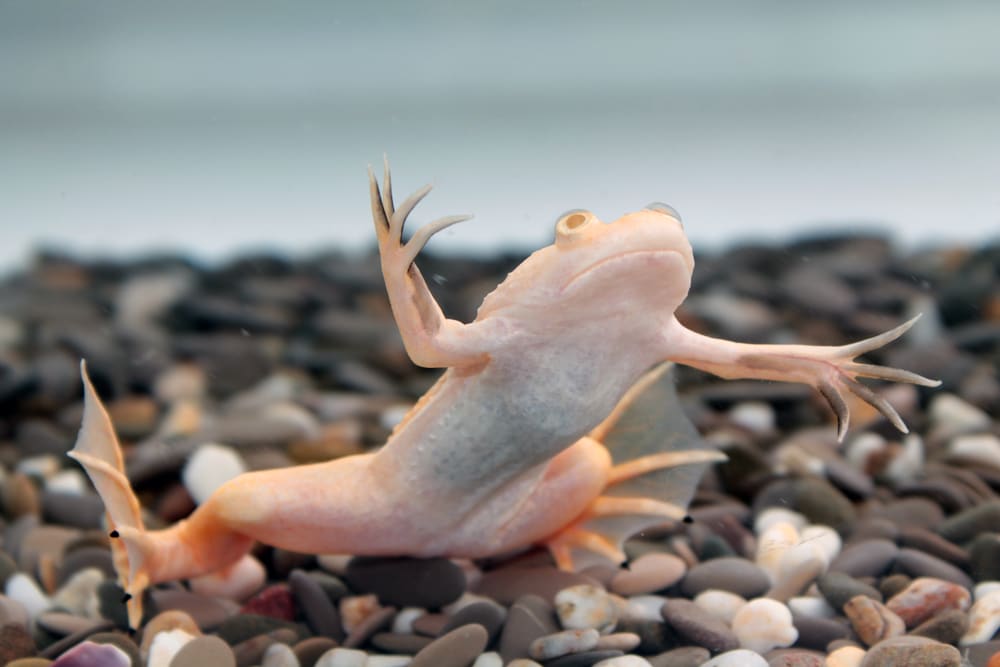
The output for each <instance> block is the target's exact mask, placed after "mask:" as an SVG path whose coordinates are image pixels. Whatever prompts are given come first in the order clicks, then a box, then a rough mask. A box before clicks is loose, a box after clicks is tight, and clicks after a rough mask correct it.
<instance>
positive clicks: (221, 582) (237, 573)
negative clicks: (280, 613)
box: [188, 554, 267, 602]
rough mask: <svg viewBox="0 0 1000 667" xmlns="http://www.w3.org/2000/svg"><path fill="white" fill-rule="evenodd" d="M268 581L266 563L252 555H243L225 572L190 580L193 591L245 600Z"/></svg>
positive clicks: (234, 599) (239, 600) (228, 598)
mask: <svg viewBox="0 0 1000 667" xmlns="http://www.w3.org/2000/svg"><path fill="white" fill-rule="evenodd" d="M266 581H267V571H266V570H265V569H264V565H263V564H262V563H261V562H260V561H259V560H257V559H256V558H254V557H253V556H251V555H249V554H248V555H246V556H243V558H241V559H239V560H238V561H236V563H235V564H234V565H232V566H230V567H229V568H227V569H226V570H225V572H224V574H223V573H218V572H209V573H208V574H203V575H201V576H199V577H192V578H191V579H189V580H188V584H189V585H190V587H191V592H192V593H197V594H198V595H205V596H208V597H219V598H226V599H227V600H233V601H235V602H243V601H244V600H246V599H247V598H249V597H250V596H252V595H253V594H254V593H258V592H260V590H261V589H262V588H263V587H264V584H265V583H266Z"/></svg>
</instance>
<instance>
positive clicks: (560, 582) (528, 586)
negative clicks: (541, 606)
mask: <svg viewBox="0 0 1000 667" xmlns="http://www.w3.org/2000/svg"><path fill="white" fill-rule="evenodd" d="M578 584H590V585H592V586H593V585H598V583H597V581H596V580H595V579H593V578H591V577H588V576H586V575H583V574H580V573H577V572H564V571H563V570H559V569H556V568H555V567H504V568H499V569H496V570H491V571H489V572H486V573H484V574H483V576H482V578H481V579H480V580H479V582H478V583H477V584H476V585H475V586H474V587H473V592H475V593H478V594H479V595H484V596H486V597H488V598H492V599H493V600H496V601H497V602H498V603H500V604H502V605H507V606H509V605H511V604H513V603H514V602H515V601H516V600H517V599H518V598H520V597H521V596H523V595H528V594H532V595H540V596H541V597H543V598H545V599H547V600H550V601H551V600H552V599H554V598H555V596H556V593H558V592H559V591H561V590H563V589H565V588H569V587H570V586H576V585H578Z"/></svg>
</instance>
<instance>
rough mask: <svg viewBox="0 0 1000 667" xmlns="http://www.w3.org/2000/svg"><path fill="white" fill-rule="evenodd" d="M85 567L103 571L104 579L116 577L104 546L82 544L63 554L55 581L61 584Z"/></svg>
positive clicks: (109, 555)
mask: <svg viewBox="0 0 1000 667" xmlns="http://www.w3.org/2000/svg"><path fill="white" fill-rule="evenodd" d="M87 568H97V569H98V570H100V571H101V572H103V573H104V578H105V579H114V578H116V577H117V575H116V573H115V566H114V562H113V561H112V559H111V551H109V550H108V549H107V548H106V547H98V546H83V547H79V548H76V549H73V550H71V551H68V552H67V553H66V554H65V555H64V556H63V559H62V562H61V563H59V569H58V570H57V572H56V583H57V584H58V585H60V586H62V585H63V584H64V583H65V582H66V581H67V580H68V579H69V578H70V577H72V576H73V575H74V574H75V573H76V572H79V571H80V570H84V569H87Z"/></svg>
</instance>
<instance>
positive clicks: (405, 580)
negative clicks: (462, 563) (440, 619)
mask: <svg viewBox="0 0 1000 667" xmlns="http://www.w3.org/2000/svg"><path fill="white" fill-rule="evenodd" d="M345 579H346V580H347V583H348V585H349V586H350V587H351V589H352V590H354V591H355V592H358V593H374V594H375V595H377V596H378V598H379V601H381V602H382V603H383V604H388V605H394V606H398V607H423V608H425V609H436V608H439V607H443V606H445V605H447V604H449V603H451V602H454V601H455V600H457V599H458V598H459V597H460V596H461V595H462V593H464V592H465V585H466V583H465V572H463V571H462V568H460V567H458V566H457V565H455V564H454V563H452V562H451V561H450V560H448V559H447V558H427V559H417V558H354V559H352V560H351V562H350V564H348V566H347V572H346V574H345Z"/></svg>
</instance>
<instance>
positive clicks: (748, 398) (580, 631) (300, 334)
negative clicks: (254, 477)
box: [0, 236, 1000, 667]
mask: <svg viewBox="0 0 1000 667" xmlns="http://www.w3.org/2000/svg"><path fill="white" fill-rule="evenodd" d="M520 259H521V258H520V257H517V256H513V255H511V256H504V257H498V258H494V259H489V260H482V259H480V260H472V259H456V258H447V259H446V258H441V257H436V256H433V255H429V256H426V257H425V256H423V255H422V256H421V258H420V260H419V263H420V265H421V268H422V270H423V271H424V274H425V276H427V277H428V282H429V283H430V284H431V287H432V290H433V291H434V292H435V294H436V295H437V297H438V299H439V301H440V302H441V304H442V306H443V309H444V310H445V312H446V313H448V314H449V315H450V316H452V317H456V318H458V319H463V320H469V319H471V318H472V317H473V316H474V313H475V308H476V307H477V306H478V304H479V302H480V301H481V299H482V297H483V296H484V295H485V294H486V293H487V292H488V291H489V290H490V289H492V288H493V287H494V286H495V285H496V284H497V283H498V282H499V281H500V280H501V279H502V278H503V276H504V275H505V274H506V272H507V271H509V270H510V269H511V268H513V267H514V266H516V264H517V263H518V262H519V260H520ZM918 312H922V313H923V318H922V319H921V320H919V322H918V323H917V324H916V325H915V326H914V328H913V329H912V330H911V331H910V332H909V333H908V334H907V335H906V336H904V337H903V338H902V339H901V340H899V341H897V342H895V343H893V344H891V345H890V346H888V347H887V348H885V349H882V350H878V351H876V352H875V353H872V354H871V355H870V356H869V359H870V360H871V361H872V362H874V363H880V364H884V365H888V366H895V367H899V368H905V369H908V370H912V371H915V372H917V373H920V374H922V375H925V376H928V377H933V378H939V379H941V380H942V386H941V387H939V388H937V389H924V388H919V387H914V386H910V385H878V384H875V385H873V386H875V388H876V390H877V391H879V392H880V393H882V394H883V395H884V396H885V397H886V398H887V399H888V400H889V401H890V402H891V403H892V404H893V405H894V406H896V407H897V409H898V410H899V412H900V414H901V415H902V417H903V418H904V420H905V421H906V423H907V424H908V425H909V426H910V429H911V433H910V434H909V435H902V434H899V433H897V432H896V431H895V430H894V429H893V428H892V427H891V425H889V424H887V423H886V422H885V420H884V419H883V418H882V417H881V416H880V415H879V414H878V413H877V412H875V411H874V409H872V408H870V407H869V406H868V405H867V404H864V403H861V402H860V401H854V400H852V401H851V405H850V407H851V412H852V428H851V430H850V432H849V434H848V436H847V438H846V439H845V442H844V443H843V444H838V443H837V442H836V434H835V425H834V424H833V417H832V415H831V414H830V413H829V412H828V410H827V408H826V407H825V405H824V404H823V402H822V400H821V399H820V398H819V397H817V396H815V395H813V393H812V392H811V390H809V389H807V388H804V387H801V386H798V385H784V384H776V383H762V382H741V381H736V382H725V381H722V380H719V379H716V378H713V377H710V376H708V375H705V374H702V373H700V372H697V371H694V370H690V369H684V368H678V370H677V378H678V387H679V390H680V393H681V396H682V400H683V402H684V405H685V409H686V413H687V414H688V415H689V417H690V418H691V420H692V421H693V422H694V424H695V425H696V426H697V428H698V429H699V430H700V431H701V433H702V434H703V435H704V437H705V438H706V440H707V441H709V442H711V443H712V444H714V445H715V446H717V447H719V448H720V449H721V450H722V451H723V452H725V453H726V454H727V455H728V457H729V458H728V461H726V462H725V463H722V464H719V465H716V466H714V467H713V468H712V469H710V470H709V472H708V473H707V474H706V475H705V477H704V479H703V480H702V482H701V485H700V487H699V489H698V492H697V493H696V496H695V499H694V502H693V503H692V506H691V509H690V517H689V519H688V520H687V521H684V522H680V521H679V522H676V523H666V524H664V525H662V526H660V527H658V528H655V529H652V530H648V531H646V532H645V533H643V534H641V535H638V536H636V537H635V538H633V539H632V540H630V541H629V542H628V543H627V544H626V552H627V554H628V559H629V560H628V563H627V564H626V566H625V567H623V568H619V569H616V568H610V567H593V568H590V569H588V570H585V571H583V572H578V573H567V572H560V571H558V570H556V569H555V568H554V566H553V565H552V561H551V559H550V558H549V556H548V555H547V554H546V553H544V552H542V551H531V552H527V553H521V554H514V555H508V556H505V557H498V558H494V559H490V560H489V561H482V562H479V561H477V562H471V561H463V560H448V559H443V558H436V559H425V560H416V559H410V558H351V557H349V556H341V555H323V556H315V555H307V554H298V553H292V552H288V551H284V550H281V549H276V548H272V547H268V546H264V545H261V546H259V547H257V548H256V549H255V551H254V555H255V557H256V561H257V563H256V565H254V566H253V567H247V568H246V571H245V572H244V571H240V572H239V573H238V575H237V576H235V577H233V578H232V579H231V580H229V581H226V582H220V581H219V580H214V579H212V578H201V579H198V580H194V581H190V582H176V583H173V584H166V585H160V586H157V587H155V588H154V589H153V590H151V591H150V592H149V595H148V599H147V603H146V608H147V613H146V617H145V619H144V622H143V625H142V627H141V628H139V629H138V631H137V632H135V633H129V632H127V623H126V619H125V613H124V612H125V610H124V605H123V604H122V602H121V598H122V590H121V589H120V588H118V586H117V584H116V582H115V577H114V572H113V568H112V564H111V556H110V551H109V546H108V536H107V534H106V531H105V530H104V528H103V508H102V505H101V503H100V500H99V499H98V498H97V496H96V495H95V493H94V492H93V490H92V488H91V487H90V484H89V482H88V481H87V480H86V478H85V476H84V475H83V474H82V471H81V470H80V469H79V468H78V467H77V466H76V465H75V464H74V463H73V462H72V461H70V460H69V459H68V458H67V457H66V456H65V454H66V452H67V451H68V449H69V448H70V447H71V446H72V444H73V442H74V439H75V436H76V431H77V429H78V428H79V423H80V416H81V413H82V403H81V386H80V380H79V360H80V358H81V357H85V358H86V359H87V363H88V369H89V372H90V375H91V377H92V378H93V381H94V383H95V386H96V387H97V390H98V391H99V393H100V394H101V396H102V397H103V398H104V399H105V401H106V402H107V407H108V409H109V411H110V413H111V416H112V419H113V420H114V423H115V426H116V428H117V430H118V432H119V435H120V438H121V439H122V442H123V445H124V447H125V454H126V458H127V468H128V474H129V477H130V479H131V480H132V483H133V486H134V487H135V489H136V491H137V493H138V495H139V497H140V499H141V501H142V503H143V506H144V508H145V510H146V513H147V525H149V526H152V527H157V526H163V525H168V524H170V523H171V522H174V521H176V520H178V519H180V518H183V517H184V516H186V515H187V514H188V513H190V512H191V511H192V509H193V508H194V507H195V506H196V503H197V502H198V501H199V500H201V499H203V498H204V497H205V496H206V495H207V494H208V493H210V492H211V489H213V488H215V486H216V485H217V484H218V483H219V480H220V478H221V479H224V478H227V476H229V475H231V474H233V472H234V471H239V470H259V469H266V468H273V467H279V466H289V465H295V464H299V463H308V462H316V461H324V460H329V459H333V458H337V457H340V456H345V455H350V454H355V453H359V452H364V451H368V450H370V449H372V448H374V447H377V446H379V445H380V444H381V443H382V442H384V440H385V438H386V436H387V435H388V433H389V431H390V430H391V428H392V426H393V425H394V424H395V423H396V422H398V421H399V419H400V418H401V417H402V415H403V414H405V411H406V409H407V408H408V407H409V406H410V405H412V403H413V402H414V401H415V400H416V399H417V398H418V397H419V396H420V395H421V394H422V393H423V392H424V391H425V390H426V389H427V388H428V387H430V386H431V384H432V383H433V382H434V380H435V378H436V373H434V372H429V371H426V370H422V369H417V368H415V367H414V366H413V365H412V364H411V363H410V362H409V360H408V358H407V357H406V354H405V351H404V349H403V347H402V343H401V341H400V339H399V336H398V334H397V332H396V330H395V326H394V323H393V321H392V318H391V313H390V311H389V308H388V303H387V300H386V298H385V294H384V288H383V285H382V280H381V276H380V273H379V271H378V263H377V261H376V259H375V258H374V257H373V256H344V255H340V254H336V253H331V254H326V255H317V256H315V257H312V258H309V259H297V260H292V259H288V258H284V257H278V256H268V255H258V256H246V257H241V258H239V259H237V260H235V261H232V262H231V263H229V264H226V265H224V266H218V267H211V268H207V267H202V266H198V265H195V264H192V263H191V262H189V261H187V260H185V259H183V258H178V257H171V256H163V257H147V258H142V259H139V260H135V261H119V262H110V261H80V260H77V259H75V258H73V257H67V256H62V255H58V254H41V255H39V257H38V258H37V259H36V260H35V261H34V263H33V264H32V266H31V267H30V268H29V269H28V270H26V271H24V272H23V273H18V274H14V275H9V276H7V277H6V278H5V279H3V280H2V281H0V509H2V515H0V517H2V518H0V530H2V550H0V582H2V585H3V589H2V595H0V664H6V665H12V666H13V667H31V666H41V665H56V666H57V667H73V666H77V665H81V666H82V665H95V664H100V665H107V666H109V667H116V666H122V667H125V666H128V665H131V666H132V667H139V666H140V665H148V666H150V667H170V666H172V667H181V666H186V665H213V666H215V665H217V666H220V667H225V666H227V665H240V666H247V667H250V666H255V665H259V666H261V667H313V666H315V667H340V666H344V667H346V666H355V667H396V666H398V667H402V666H404V665H411V666H412V667H428V666H435V667H468V666H469V665H474V666H475V667H493V666H497V667H499V666H502V665H511V666H513V667H528V666H534V665H544V666H546V667H568V666H571V665H572V666H586V665H600V666H601V667H642V666H649V665H653V666H655V667H698V666H703V667H708V666H713V667H723V666H726V667H753V666H755V665H759V666H761V667H767V666H770V667H778V666H782V667H796V666H798V667H807V666H823V665H825V666H828V667H853V666H859V665H864V666H865V667H888V666H891V665H910V666H915V667H920V666H927V667H931V666H933V667H943V666H949V665H955V666H958V665H973V666H974V667H987V666H988V667H998V666H1000V637H998V636H997V630H998V628H1000V421H998V417H997V415H998V414H1000V377H998V366H1000V364H998V362H1000V245H992V246H988V247H983V248H975V249H970V248H957V247H948V248H933V249H926V250H921V251H917V252H912V251H911V252H902V251H900V250H898V249H896V248H894V247H893V246H892V244H891V243H890V242H889V241H888V240H886V239H884V238H881V237H878V236H842V237H839V236H838V237H828V238H810V239H806V240H801V241H796V242H792V243H789V244H787V245H784V246H781V247H777V246H763V245H757V246H741V247H736V248H734V249H732V250H729V251H727V252H725V253H722V254H718V255H710V256H699V257H698V267H697V269H696V271H695V276H694V284H693V287H692V293H691V296H690V297H689V299H688V300H687V301H686V302H685V304H684V306H683V307H682V310H681V311H680V312H679V317H680V318H681V320H682V321H683V322H684V323H685V324H686V325H688V326H689V327H690V328H693V329H696V330H698V331H701V332H704V333H709V334H712V335H716V336H720V337H724V338H729V339H734V340H742V341H748V342H789V341H797V342H803V343H811V344H823V345H826V344H830V345H833V344H841V343H845V342H851V341H853V340H857V339H860V338H864V337H868V336H871V335H874V334H876V333H880V332H882V331H885V330H887V329H890V328H892V327H893V326H895V325H896V324H899V323H900V322H902V321H904V320H905V319H908V318H909V317H910V316H912V315H914V314H916V313H918ZM609 344H613V342H612V343H609ZM400 511H401V512H405V511H406V510H405V508H401V509H400ZM413 520H419V517H413Z"/></svg>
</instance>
